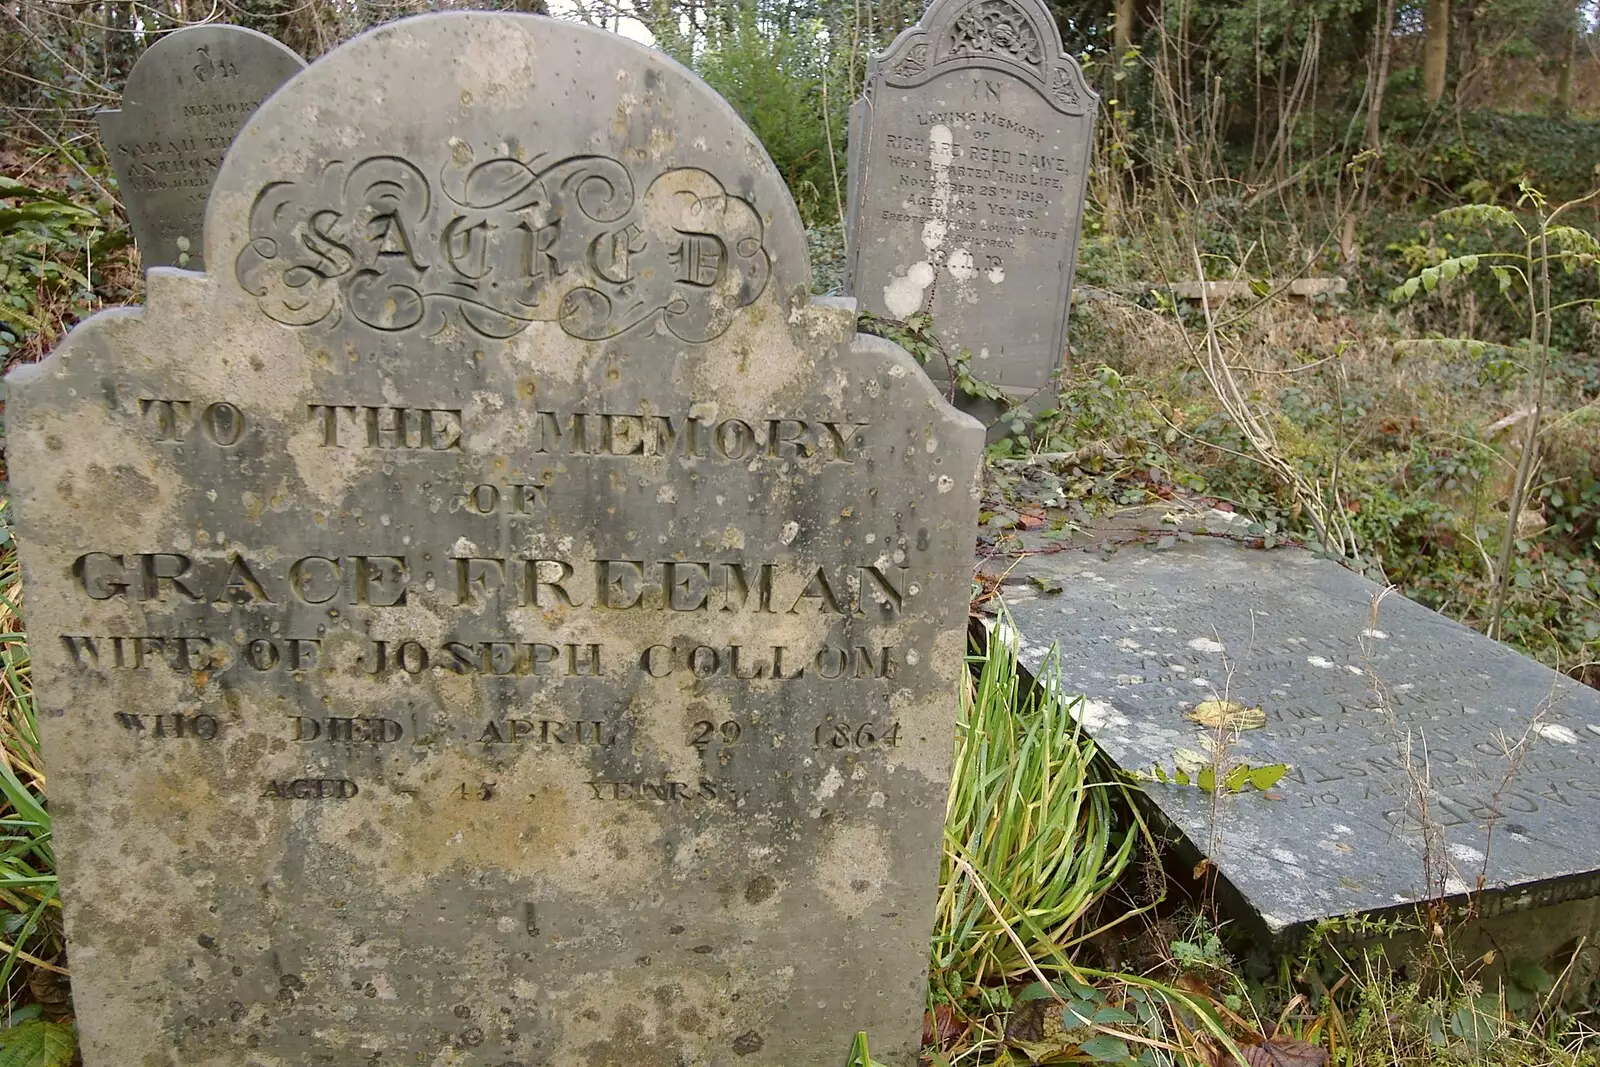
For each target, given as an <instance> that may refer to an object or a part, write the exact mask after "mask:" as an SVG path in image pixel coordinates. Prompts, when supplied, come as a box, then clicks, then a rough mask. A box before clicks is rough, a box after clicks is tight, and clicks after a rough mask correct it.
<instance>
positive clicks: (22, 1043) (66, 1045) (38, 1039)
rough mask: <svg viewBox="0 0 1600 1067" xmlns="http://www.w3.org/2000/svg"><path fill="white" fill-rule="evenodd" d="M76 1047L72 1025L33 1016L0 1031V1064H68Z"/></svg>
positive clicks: (4, 1066) (48, 1066) (50, 1066)
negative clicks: (28, 1020) (17, 1024)
mask: <svg viewBox="0 0 1600 1067" xmlns="http://www.w3.org/2000/svg"><path fill="white" fill-rule="evenodd" d="M77 1048H78V1035H77V1034H75V1033H73V1031H72V1027H70V1026H63V1025H62V1024H61V1023H51V1022H45V1021H44V1020H42V1019H35V1020H34V1021H33V1022H27V1023H23V1024H22V1025H21V1026H13V1027H12V1028H11V1029H9V1030H6V1031H3V1032H0V1067H67V1065H68V1064H69V1063H71V1062H72V1054H73V1053H74V1052H76V1051H77Z"/></svg>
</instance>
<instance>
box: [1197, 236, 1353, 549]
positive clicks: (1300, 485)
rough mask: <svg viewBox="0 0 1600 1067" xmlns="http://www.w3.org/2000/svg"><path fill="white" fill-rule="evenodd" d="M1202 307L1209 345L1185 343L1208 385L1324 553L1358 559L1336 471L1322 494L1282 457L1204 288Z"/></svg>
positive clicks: (1199, 272) (1199, 268) (1202, 272)
mask: <svg viewBox="0 0 1600 1067" xmlns="http://www.w3.org/2000/svg"><path fill="white" fill-rule="evenodd" d="M1189 248H1190V251H1191V253H1192V255H1193V258H1194V267H1195V277H1197V278H1201V279H1203V278H1204V277H1205V270H1204V268H1203V267H1202V266H1201V263H1200V249H1199V246H1198V245H1195V244H1194V243H1192V242H1191V243H1190V246H1189ZM1200 307H1201V310H1202V311H1203V312H1204V314H1205V321H1206V333H1205V346H1204V348H1203V350H1202V351H1201V352H1195V351H1194V345H1193V342H1192V341H1190V340H1189V338H1188V335H1187V333H1186V334H1185V335H1184V337H1185V343H1186V344H1188V345H1189V347H1190V352H1191V354H1192V355H1194V357H1195V360H1196V362H1197V363H1198V364H1199V365H1200V371H1201V373H1202V374H1204V375H1205V379H1206V383H1207V384H1208V385H1209V386H1210V387H1211V391H1212V393H1213V394H1214V395H1215V396H1216V398H1217V401H1218V403H1220V404H1221V405H1222V407H1223V410H1225V411H1226V412H1227V413H1228V417H1229V418H1231V419H1232V420H1233V423H1234V425H1235V426H1237V427H1238V429H1239V432H1240V433H1241V434H1243V435H1244V438H1245V440H1246V441H1248V442H1249V443H1250V447H1251V448H1252V449H1253V450H1254V451H1255V453H1256V455H1257V456H1259V457H1260V458H1261V461H1262V463H1263V464H1264V465H1265V466H1266V467H1267V468H1268V469H1269V470H1271V471H1272V472H1273V473H1274V474H1276V475H1277V476H1278V478H1279V479H1280V480H1281V481H1282V482H1283V483H1284V485H1286V486H1287V487H1288V488H1289V490H1290V492H1292V493H1293V494H1294V498H1295V502H1296V503H1297V504H1299V505H1300V507H1301V508H1302V509H1303V510H1304V511H1305V513H1306V514H1307V515H1308V516H1310V519H1311V524H1312V526H1313V527H1314V528H1315V529H1316V531H1317V536H1318V538H1319V539H1320V540H1321V541H1322V544H1323V547H1324V549H1325V550H1326V551H1328V552H1329V553H1330V554H1332V555H1335V556H1337V557H1338V558H1340V559H1349V560H1359V559H1360V558H1361V551H1360V545H1359V542H1358V541H1357V538H1356V533H1355V530H1354V529H1353V528H1352V527H1351V525H1350V521H1349V519H1347V518H1346V517H1345V514H1346V513H1345V510H1344V508H1343V506H1342V505H1341V502H1340V495H1339V485H1338V472H1337V470H1335V471H1334V472H1332V474H1331V475H1330V478H1329V483H1328V486H1327V489H1326V490H1324V488H1323V487H1322V485H1320V484H1318V483H1316V482H1312V481H1311V480H1309V479H1307V478H1306V477H1305V476H1304V475H1302V474H1301V473H1300V472H1299V471H1298V470H1296V469H1295V468H1294V467H1293V466H1292V465H1291V464H1290V463H1289V462H1288V460H1286V459H1284V458H1283V451H1282V448H1281V447H1280V446H1279V444H1278V438H1277V434H1276V433H1275V432H1274V431H1273V428H1272V424H1271V423H1270V422H1269V421H1268V420H1267V419H1265V418H1263V417H1262V415H1261V414H1260V413H1259V412H1258V411H1257V409H1256V407H1255V405H1254V404H1252V403H1251V402H1250V400H1249V399H1248V398H1247V397H1246V396H1245V394H1244V390H1243V389H1241V388H1240V386H1239V380H1238V378H1237V377H1236V376H1235V374H1234V372H1233V367H1232V366H1231V365H1230V364H1229V362H1228V358H1227V355H1226V354H1225V353H1224V352H1223V350H1222V340H1221V331H1220V330H1219V329H1218V328H1217V321H1216V316H1215V315H1214V314H1213V312H1212V309H1211V299H1210V296H1209V294H1207V292H1206V289H1205V287H1204V286H1201V288H1200ZM1329 497H1331V498H1332V503H1333V506H1332V507H1329V506H1328V505H1329V501H1328V498H1329Z"/></svg>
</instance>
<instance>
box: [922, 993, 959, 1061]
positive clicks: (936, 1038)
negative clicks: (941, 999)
mask: <svg viewBox="0 0 1600 1067" xmlns="http://www.w3.org/2000/svg"><path fill="white" fill-rule="evenodd" d="M960 1036H961V1021H960V1020H959V1019H957V1018H956V1010H955V1008H953V1007H951V1006H950V1005H949V1004H935V1005H934V1006H933V1010H932V1011H930V1012H927V1013H925V1014H924V1016H923V1019H922V1043H923V1045H936V1046H937V1047H938V1049H939V1051H941V1052H948V1051H949V1050H950V1048H951V1047H952V1046H953V1045H954V1044H955V1043H956V1039H957V1038H959V1037H960Z"/></svg>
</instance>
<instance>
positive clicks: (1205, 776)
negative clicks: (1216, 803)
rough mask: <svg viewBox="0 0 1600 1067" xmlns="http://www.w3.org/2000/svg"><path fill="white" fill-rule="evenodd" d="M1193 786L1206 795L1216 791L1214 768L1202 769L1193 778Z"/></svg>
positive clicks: (1215, 772) (1215, 771) (1215, 770)
mask: <svg viewBox="0 0 1600 1067" xmlns="http://www.w3.org/2000/svg"><path fill="white" fill-rule="evenodd" d="M1195 784H1196V785H1198V786H1199V787H1200V788H1201V789H1202V790H1204V791H1205V792H1207V793H1215V792H1216V791H1217V769H1216V768H1215V767H1202V768H1200V773H1199V774H1198V775H1197V776H1196V777H1195Z"/></svg>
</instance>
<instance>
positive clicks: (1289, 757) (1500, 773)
mask: <svg viewBox="0 0 1600 1067" xmlns="http://www.w3.org/2000/svg"><path fill="white" fill-rule="evenodd" d="M1222 518H1224V519H1226V516H1223V517H1222ZM1005 599H1006V602H1007V603H1008V605H1009V608H1010V612H1011V617H1012V619H1013V621H1014V624H1015V626H1016V628H1017V630H1018V632H1019V633H1020V637H1021V641H1022V650H1021V658H1022V660H1023V662H1024V663H1025V664H1026V665H1027V666H1029V667H1030V668H1031V669H1033V670H1035V671H1044V672H1045V673H1046V675H1047V676H1050V673H1051V672H1050V671H1049V669H1048V661H1049V660H1050V652H1049V650H1050V649H1051V648H1052V647H1054V648H1056V649H1057V650H1058V656H1059V669H1060V685H1061V687H1062V689H1063V690H1064V691H1066V692H1069V693H1082V694H1085V695H1086V697H1087V700H1086V702H1085V704H1084V711H1083V714H1082V715H1081V721H1082V722H1083V723H1084V725H1085V727H1086V728H1087V729H1089V730H1090V731H1091V733H1092V734H1093V735H1094V737H1095V740H1096V741H1097V742H1098V743H1099V744H1100V746H1101V747H1102V748H1103V749H1104V750H1105V751H1106V752H1107V753H1108V754H1109V755H1110V756H1111V757H1112V758H1113V759H1114V760H1115V761H1116V762H1117V763H1118V764H1120V765H1121V766H1122V767H1123V768H1124V769H1125V770H1128V771H1130V772H1138V773H1141V774H1143V775H1144V776H1146V777H1147V778H1148V779H1150V780H1148V781H1147V782H1146V783H1145V784H1144V788H1145V789H1146V791H1147V792H1148V793H1149V795H1150V796H1151V797H1152V799H1153V800H1154V801H1155V803H1156V804H1157V805H1158V806H1159V807H1160V809H1161V811H1162V812H1164V813H1165V816H1166V817H1167V819H1169V820H1170V822H1171V824H1172V825H1173V826H1174V827H1175V828H1176V829H1177V830H1178V831H1179V833H1180V834H1181V835H1182V836H1183V837H1184V838H1185V839H1186V840H1187V841H1188V842H1189V844H1190V846H1192V849H1193V850H1194V851H1195V852H1197V853H1199V854H1201V855H1204V856H1207V857H1209V859H1210V860H1211V862H1212V863H1213V864H1215V870H1216V872H1217V875H1218V876H1219V878H1220V887H1221V888H1222V889H1223V890H1225V891H1226V892H1225V896H1226V897H1227V898H1229V899H1230V900H1231V902H1232V904H1233V905H1234V906H1235V907H1236V908H1237V909H1238V913H1237V917H1238V919H1239V920H1241V921H1242V922H1243V923H1245V928H1246V929H1251V930H1253V931H1254V932H1255V933H1256V934H1257V936H1259V937H1264V938H1268V939H1273V940H1276V939H1279V938H1284V937H1293V936H1295V935H1296V934H1298V933H1303V932H1304V931H1306V930H1308V929H1310V928H1311V926H1312V925H1314V924H1315V923H1316V922H1317V921H1318V920H1320V919H1323V918H1326V917H1330V916H1339V915H1344V914H1347V913H1352V912H1356V913H1363V914H1382V913H1385V912H1391V911H1396V910H1399V911H1405V910H1408V909H1410V908H1411V907H1412V906H1414V905H1415V904H1416V903H1417V902H1419V901H1423V900H1429V899H1443V900H1447V901H1454V902H1456V903H1461V902H1464V901H1465V900H1466V899H1467V898H1468V895H1469V894H1473V895H1476V894H1478V893H1479V892H1480V888H1481V896H1479V897H1478V898H1477V900H1476V903H1475V907H1474V909H1473V910H1474V912H1475V914H1477V915H1478V916H1486V917H1490V918H1493V917H1495V916H1506V917H1510V921H1516V922H1520V924H1521V925H1519V927H1518V931H1519V934H1518V938H1517V939H1518V940H1524V941H1528V940H1531V938H1530V937H1528V936H1527V935H1528V932H1529V930H1530V927H1529V926H1528V925H1527V921H1526V916H1527V915H1528V914H1529V913H1531V912H1535V911H1539V910H1541V909H1547V908H1550V907H1552V906H1557V905H1561V904H1563V903H1564V902H1569V901H1585V900H1588V899H1591V898H1596V897H1600V774H1597V772H1596V771H1597V768H1600V692H1596V691H1595V690H1593V689H1590V688H1588V687H1586V686H1583V685H1580V684H1578V683H1577V682H1574V681H1572V680H1571V679H1569V678H1566V677H1565V676H1563V675H1561V674H1558V673H1557V672H1555V671H1552V670H1550V669H1549V668H1547V667H1545V666H1543V665H1542V664H1540V663H1538V662H1536V661H1534V660H1531V659H1529V658H1527V657H1525V656H1522V655H1520V654H1518V653H1517V652H1515V651H1513V650H1512V649H1510V648H1508V647H1506V646H1505V645H1502V644H1500V643H1499V642H1496V641H1493V640H1490V639H1489V638H1487V637H1485V636H1483V635H1482V634H1480V633H1478V632H1476V631H1474V630H1470V629H1468V628H1466V627H1465V626H1462V625H1461V624H1459V623H1457V622H1455V621H1453V620H1451V619H1448V618H1445V617H1444V616H1442V615H1439V614H1437V613H1435V612H1433V611H1431V610H1429V609H1427V608H1425V607H1423V606H1421V605H1419V604H1417V603H1415V602H1413V601H1410V600H1407V599H1405V598H1404V597H1402V596H1399V595H1398V594H1394V593H1386V592H1385V591H1384V590H1383V589H1382V588H1381V587H1379V586H1377V585H1375V584H1373V583H1372V582H1370V581H1368V580H1367V579H1365V578H1363V577H1361V576H1359V575H1356V574H1354V573H1352V572H1350V571H1348V570H1345V569H1344V568H1342V567H1340V566H1338V565H1337V564H1335V563H1332V562H1330V561H1327V560H1320V559H1317V558H1314V557H1313V556H1312V555H1311V554H1310V553H1308V552H1304V551H1302V550H1299V549H1278V550H1275V551H1270V552H1268V551H1261V550H1255V549H1249V548H1244V547H1240V546H1239V545H1237V544H1236V543H1233V542H1230V541H1224V540H1220V539H1215V538H1201V539H1199V540H1197V541H1196V542H1194V543H1192V544H1178V545H1175V546H1174V547H1172V548H1170V549H1168V550H1165V551H1150V550H1147V549H1145V548H1142V547H1137V546H1135V547H1126V548H1123V549H1122V550H1121V551H1118V552H1116V553H1115V554H1113V555H1110V556H1109V557H1107V556H1104V555H1102V554H1101V553H1100V552H1091V553H1082V552H1064V553H1059V554H1056V555H1052V556H1035V557H1032V558H1029V559H1026V560H1024V561H1022V562H1021V563H1020V564H1019V565H1018V566H1017V567H1016V568H1015V569H1014V570H1013V571H1012V572H1011V575H1010V577H1009V578H1008V585H1007V587H1006V591H1005ZM1219 740H1220V741H1221V745H1220V746H1218V744H1217V742H1218V741H1219ZM1219 753H1220V755H1219ZM1280 764H1286V765H1288V772H1287V774H1286V775H1285V776H1284V777H1283V778H1282V780H1281V781H1279V782H1277V784H1276V785H1270V782H1271V778H1272V772H1270V771H1269V772H1268V773H1267V774H1266V776H1264V777H1263V779H1262V781H1263V782H1264V783H1268V784H1269V785H1270V788H1269V790H1268V792H1267V793H1263V792H1262V791H1261V790H1260V789H1258V788H1254V787H1252V786H1250V785H1249V784H1248V783H1247V782H1246V781H1245V780H1244V779H1243V778H1242V777H1240V776H1242V775H1244V774H1246V773H1248V772H1247V771H1240V770H1239V768H1252V769H1262V768H1273V767H1275V766H1277V765H1280ZM1157 766H1160V767H1162V768H1163V772H1164V773H1165V774H1167V775H1168V776H1169V778H1171V777H1175V773H1174V772H1176V771H1177V770H1179V769H1184V770H1185V771H1186V773H1187V775H1188V777H1189V784H1187V785H1183V784H1162V783H1161V782H1160V781H1158V780H1155V777H1156V776H1155V768H1156V767H1157ZM1208 766H1209V767H1211V768H1213V779H1216V778H1218V777H1222V778H1225V777H1226V775H1227V773H1228V772H1229V771H1230V770H1232V771H1234V772H1235V775H1236V777H1235V779H1234V785H1235V786H1236V787H1237V790H1236V791H1231V790H1229V788H1228V783H1227V782H1226V781H1223V782H1222V783H1221V785H1222V787H1223V788H1222V792H1221V794H1220V795H1217V796H1214V795H1213V794H1212V793H1210V792H1208V791H1207V790H1205V789H1202V788H1200V787H1199V786H1198V784H1197V783H1198V782H1199V781H1200V778H1199V772H1200V771H1201V770H1203V769H1204V768H1205V767H1208ZM1480 880H1481V885H1480ZM1519 915H1520V916H1523V918H1522V919H1521V920H1518V919H1516V918H1515V916H1519ZM1571 937H1572V931H1571V929H1570V927H1569V928H1568V929H1567V930H1566V931H1565V932H1563V933H1561V934H1560V935H1559V936H1557V937H1555V939H1554V942H1553V943H1554V944H1559V943H1561V942H1565V941H1568V940H1570V939H1571Z"/></svg>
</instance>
